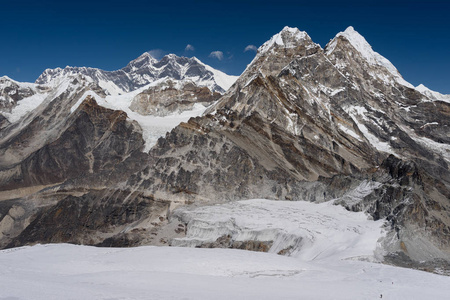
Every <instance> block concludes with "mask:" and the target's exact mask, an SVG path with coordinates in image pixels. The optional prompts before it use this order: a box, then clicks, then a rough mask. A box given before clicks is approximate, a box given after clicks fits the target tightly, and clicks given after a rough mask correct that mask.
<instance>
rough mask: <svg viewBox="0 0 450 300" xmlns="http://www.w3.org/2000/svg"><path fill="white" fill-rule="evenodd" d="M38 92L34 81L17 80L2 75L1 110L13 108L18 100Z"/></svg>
mask: <svg viewBox="0 0 450 300" xmlns="http://www.w3.org/2000/svg"><path fill="white" fill-rule="evenodd" d="M37 92H38V91H37V90H36V86H35V85H34V84H33V83H24V82H17V81H15V80H13V79H11V78H9V77H8V76H3V77H0V111H9V110H11V109H12V108H13V107H14V106H15V105H16V104H17V102H18V101H20V100H22V99H24V98H27V97H30V96H33V95H34V94H36V93H37Z"/></svg>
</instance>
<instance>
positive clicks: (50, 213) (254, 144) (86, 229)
mask: <svg viewBox="0 0 450 300" xmlns="http://www.w3.org/2000/svg"><path fill="white" fill-rule="evenodd" d="M0 109H1V115H0V158H1V160H0V200H1V201H0V220H1V221H0V247H2V248H8V247H16V246H21V245H28V244H34V243H52V242H55V243H56V242H57V243H60V242H69V243H79V244H89V245H97V246H137V245H144V244H151V245H161V244H174V245H175V244H177V243H179V241H180V239H181V238H187V237H189V238H190V239H191V240H193V241H195V242H191V243H188V244H191V245H192V244H195V246H199V247H200V246H214V247H229V248H230V247H231V248H232V247H241V248H247V247H248V248H251V249H253V250H258V251H269V249H270V247H272V246H270V245H272V244H270V241H268V240H258V239H260V238H259V237H260V236H263V235H262V234H260V235H258V234H256V235H252V237H251V238H248V239H246V240H244V241H241V240H240V243H235V242H236V239H237V238H236V237H235V236H233V233H232V232H231V233H230V232H227V233H226V234H225V233H224V232H223V231H221V230H220V228H222V227H223V224H222V223H220V222H217V223H215V224H213V225H211V226H212V229H211V230H210V231H208V232H209V233H208V234H209V235H210V236H209V238H210V239H211V238H213V240H214V241H213V242H210V241H208V242H207V243H206V242H205V240H202V236H200V235H197V236H196V235H195V233H196V232H201V231H199V230H197V231H196V229H194V226H193V224H194V223H195V222H198V221H199V220H196V219H195V216H194V217H192V216H190V217H189V218H186V216H185V215H183V214H180V213H179V210H177V208H180V207H192V208H193V209H194V208H198V207H202V206H207V205H212V204H218V203H223V202H228V201H236V200H242V199H253V198H265V199H274V200H292V201H298V200H304V201H310V202H316V203H321V202H326V201H332V202H333V203H334V204H336V205H342V206H344V207H345V208H346V209H347V210H349V211H364V212H366V213H367V214H368V215H370V217H371V218H372V219H374V220H380V219H384V220H386V227H385V230H386V235H385V237H384V238H383V239H382V240H380V244H381V245H382V246H381V247H382V249H383V251H384V252H383V258H382V260H383V261H384V262H386V263H391V264H397V265H401V266H408V267H417V268H422V269H427V270H436V269H445V270H450V267H449V266H450V264H449V262H450V238H449V235H450V217H449V213H448V212H449V210H450V201H449V199H450V170H449V163H450V135H449V126H450V118H449V117H450V97H449V96H448V95H442V94H440V93H438V92H434V91H431V90H429V89H427V88H426V87H424V86H423V85H420V86H418V87H414V86H412V85H411V84H409V83H408V82H407V81H405V80H404V79H403V78H402V76H401V75H400V73H399V72H398V70H397V69H396V68H395V67H394V66H393V65H392V64H391V63H390V62H389V60H387V59H386V58H384V57H383V56H381V55H380V54H378V53H376V52H375V51H373V50H372V47H371V46H370V45H369V44H368V43H367V41H366V40H365V39H364V37H362V36H361V35H360V34H359V33H358V32H356V31H355V30H354V28H352V27H349V28H347V29H346V30H345V31H344V32H341V33H338V34H337V35H336V36H335V37H334V38H333V39H332V40H331V41H330V42H329V43H328V44H327V45H326V46H325V47H324V48H322V47H321V46H320V45H318V44H316V43H314V42H313V41H312V40H311V38H310V37H309V35H308V34H307V33H306V32H303V31H300V30H298V29H297V28H289V27H285V28H284V29H283V30H282V31H281V32H279V33H278V34H276V35H275V36H273V37H272V38H271V39H270V40H268V41H267V42H266V43H264V44H263V45H262V46H261V47H260V48H259V49H258V52H257V54H256V56H255V58H254V59H253V61H252V62H251V63H250V64H249V65H248V66H247V68H246V69H245V71H244V72H243V73H242V74H241V75H240V76H239V78H236V77H233V76H228V75H226V74H224V73H222V72H220V71H217V70H214V69H213V68H211V67H209V66H207V65H205V64H203V63H202V62H200V61H199V60H198V59H196V58H185V57H177V56H175V55H172V54H171V55H167V56H165V57H163V58H162V59H161V60H156V59H154V58H153V57H152V56H151V55H150V54H149V53H144V54H143V55H141V56H140V57H139V58H137V59H136V60H133V61H132V62H130V63H129V64H128V65H127V66H126V67H125V68H123V69H120V70H117V71H112V72H110V71H102V70H99V69H94V68H85V67H82V68H78V67H66V68H64V69H60V68H58V69H53V70H50V69H48V70H46V71H44V73H43V74H42V75H41V76H40V77H39V78H38V79H37V80H36V82H35V83H34V84H31V83H18V82H15V81H13V80H11V79H9V78H7V77H2V78H1V79H0ZM161 124H163V125H161ZM166 132H167V133H166ZM198 234H200V233H198ZM202 234H205V233H204V232H203V233H202ZM203 237H204V236H203ZM300 238H302V239H305V237H300ZM274 239H275V238H274ZM224 241H226V242H224ZM273 241H274V240H272V241H271V242H272V243H273ZM241 242H242V243H241ZM237 245H238V246H237ZM277 246H279V245H277ZM301 246H302V243H299V240H298V239H292V240H291V242H286V243H285V244H283V249H278V248H277V249H278V250H280V251H279V252H278V253H280V254H285V255H289V254H292V253H294V252H298V251H301Z"/></svg>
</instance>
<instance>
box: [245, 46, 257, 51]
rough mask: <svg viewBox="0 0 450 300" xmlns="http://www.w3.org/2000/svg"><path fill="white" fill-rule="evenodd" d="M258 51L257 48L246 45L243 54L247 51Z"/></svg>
mask: <svg viewBox="0 0 450 300" xmlns="http://www.w3.org/2000/svg"><path fill="white" fill-rule="evenodd" d="M257 50H258V48H256V46H255V45H248V46H247V47H245V49H244V52H247V51H255V52H256V51H257Z"/></svg>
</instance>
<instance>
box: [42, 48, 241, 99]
mask: <svg viewBox="0 0 450 300" xmlns="http://www.w3.org/2000/svg"><path fill="white" fill-rule="evenodd" d="M75 74H82V75H85V76H87V77H89V78H90V79H91V80H92V81H93V82H95V83H97V84H98V85H99V86H101V87H102V88H104V89H105V90H106V91H107V92H108V93H109V94H110V95H120V94H125V93H128V92H131V91H134V90H136V89H139V88H141V87H144V86H146V85H149V84H151V83H153V82H155V81H156V80H158V79H161V78H165V77H169V78H172V79H175V80H188V81H191V82H193V83H195V84H196V85H198V86H200V87H208V88H209V89H210V90H211V91H214V92H219V93H224V92H225V91H226V90H227V89H228V88H229V87H230V86H231V85H232V84H233V83H234V81H236V79H237V76H229V75H227V74H225V73H223V72H220V71H218V70H215V69H213V68H212V67H210V66H208V65H206V64H204V63H202V62H201V61H200V60H198V59H197V58H195V57H193V58H187V57H179V56H177V55H174V54H169V55H166V56H164V57H163V58H161V59H160V60H157V59H156V58H154V57H153V56H152V55H151V54H150V53H148V52H145V53H144V54H142V55H141V56H139V57H138V58H136V59H134V60H132V61H131V62H130V63H128V65H127V66H126V67H124V68H122V69H120V70H116V71H104V70H100V69H97V68H86V67H69V66H67V67H65V68H64V69H61V68H56V69H47V70H45V71H44V72H43V73H42V75H41V76H39V78H38V79H37V80H36V83H37V84H45V85H51V86H54V85H55V84H59V83H60V82H61V81H64V80H66V78H67V77H68V76H73V75H75Z"/></svg>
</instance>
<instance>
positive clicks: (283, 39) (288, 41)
mask: <svg viewBox="0 0 450 300" xmlns="http://www.w3.org/2000/svg"><path fill="white" fill-rule="evenodd" d="M305 42H306V43H311V44H313V45H316V44H315V43H313V42H312V40H311V38H310V37H309V35H308V34H307V33H306V32H305V31H300V30H299V29H298V28H291V27H288V26H286V27H284V28H283V30H281V31H280V32H279V33H277V34H275V35H274V36H273V37H272V38H271V39H270V40H268V41H267V42H265V43H264V44H263V45H262V46H261V47H259V48H258V54H262V53H265V52H267V51H269V50H270V49H272V48H273V47H283V48H296V47H297V46H298V45H299V44H303V43H305Z"/></svg>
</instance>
